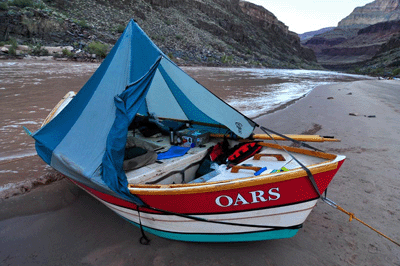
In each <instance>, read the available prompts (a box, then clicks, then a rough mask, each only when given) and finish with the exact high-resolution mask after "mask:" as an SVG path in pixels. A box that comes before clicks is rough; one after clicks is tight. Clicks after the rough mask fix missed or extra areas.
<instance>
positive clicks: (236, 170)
mask: <svg viewBox="0 0 400 266" xmlns="http://www.w3.org/2000/svg"><path fill="white" fill-rule="evenodd" d="M240 169H246V170H253V171H255V172H257V171H258V170H261V167H256V166H244V165H235V166H232V170H231V173H238V172H239V170H240Z"/></svg>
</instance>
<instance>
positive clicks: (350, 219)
mask: <svg viewBox="0 0 400 266" xmlns="http://www.w3.org/2000/svg"><path fill="white" fill-rule="evenodd" d="M336 208H337V209H338V210H339V211H342V212H344V213H345V214H347V215H348V216H349V222H351V221H352V220H353V219H355V220H357V221H359V222H360V223H362V224H363V225H365V226H366V227H368V228H370V229H372V230H374V231H375V232H377V233H378V234H380V235H381V236H383V237H385V238H386V239H388V240H390V241H392V242H393V243H394V244H396V245H397V246H399V247H400V243H399V242H396V241H394V240H393V239H391V238H390V237H388V236H386V235H385V234H383V233H381V232H379V231H378V230H376V229H375V228H373V227H372V226H370V225H368V224H366V223H365V222H363V221H361V220H360V219H358V218H357V217H356V216H355V215H354V213H351V212H348V211H346V210H345V209H343V208H342V207H340V206H339V205H336Z"/></svg>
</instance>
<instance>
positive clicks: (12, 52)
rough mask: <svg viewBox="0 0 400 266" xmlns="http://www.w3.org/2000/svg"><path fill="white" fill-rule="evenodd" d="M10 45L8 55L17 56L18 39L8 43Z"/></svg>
mask: <svg viewBox="0 0 400 266" xmlns="http://www.w3.org/2000/svg"><path fill="white" fill-rule="evenodd" d="M8 43H9V44H10V45H11V47H10V48H8V53H9V54H10V55H16V54H17V47H18V43H17V39H15V38H10V40H9V41H8Z"/></svg>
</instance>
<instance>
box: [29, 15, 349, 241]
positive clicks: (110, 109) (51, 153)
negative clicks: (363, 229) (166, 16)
mask: <svg viewBox="0 0 400 266" xmlns="http://www.w3.org/2000/svg"><path fill="white" fill-rule="evenodd" d="M71 98H72V97H70V99H69V100H71ZM56 109H57V110H55V111H57V112H55V113H58V114H57V115H55V116H53V117H52V119H51V120H50V121H49V122H48V123H47V124H46V125H44V126H43V127H42V128H40V129H39V130H38V131H37V132H35V133H34V134H33V137H34V139H35V140H36V150H37V152H38V154H39V156H40V157H41V158H42V159H43V160H44V161H45V162H46V163H47V164H49V165H50V166H52V167H53V168H55V169H56V170H58V171H59V172H61V173H63V174H64V175H66V176H67V177H68V178H69V179H70V180H72V181H73V182H74V183H76V184H77V185H79V186H80V187H82V188H84V189H86V190H87V191H88V192H90V193H91V194H92V195H93V196H95V197H96V198H98V199H100V200H101V201H102V202H103V203H105V204H106V205H107V206H108V207H110V208H111V209H113V210H114V211H115V212H116V213H118V214H119V215H121V216H123V217H124V218H126V219H127V220H129V221H131V222H133V223H134V224H136V225H140V226H141V227H142V228H143V229H144V230H146V231H149V232H151V233H153V234H156V235H160V236H162V237H167V238H171V239H179V240H185V241H249V240H262V239H274V238H284V237H290V236H293V235H294V234H295V233H296V232H297V230H298V229H299V228H300V227H301V224H302V223H303V222H304V220H305V218H306V217H307V215H308V214H309V213H310V211H311V209H312V208H313V207H314V206H315V203H316V200H317V199H318V197H319V196H320V194H321V193H322V192H323V191H324V190H325V189H326V188H327V186H328V184H329V182H330V181H331V179H332V178H333V175H334V174H335V173H336V171H337V170H338V169H339V167H340V165H341V164H342V163H343V161H344V156H336V155H331V154H325V153H321V152H313V151H306V150H303V149H293V148H289V147H286V148H282V147H279V146H274V144H268V143H264V142H263V143H254V142H253V144H251V145H252V146H251V145H250V144H249V145H248V146H245V145H247V144H246V143H245V145H243V143H240V142H238V141H236V140H229V141H228V140H226V139H225V140H224V141H222V139H218V138H211V139H210V138H209V135H210V134H223V135H224V134H229V135H230V136H236V137H238V138H240V139H242V140H245V141H246V140H248V141H249V142H251V140H250V139H251V137H252V136H253V135H252V133H253V130H254V128H255V127H256V126H257V125H256V123H255V122H253V121H252V120H251V119H249V118H247V117H245V116H244V115H243V114H241V113H240V112H238V111H237V110H235V109H234V108H232V107H231V106H229V105H228V104H226V103H225V102H223V101H222V100H221V99H219V98H218V97H216V96H215V95H214V94H212V93H211V92H210V91H208V90H207V89H206V88H204V87H203V86H202V85H200V84H199V83H197V82H196V81H195V80H194V79H192V78H191V77H190V76H188V75H187V74H186V73H185V72H184V71H182V70H181V69H180V68H179V67H178V66H177V65H175V64H174V63H173V62H172V61H171V60H170V59H169V58H168V57H167V56H165V54H164V53H163V52H162V51H161V50H160V49H159V48H158V47H157V46H156V45H155V44H154V43H153V42H152V41H151V40H150V39H149V38H148V37H147V36H146V34H145V33H144V32H143V31H142V30H141V29H140V27H139V26H138V25H137V24H136V22H134V21H133V20H131V21H130V22H129V24H128V26H127V28H126V29H125V31H124V33H123V34H122V35H121V37H120V39H119V40H118V42H117V43H116V44H115V46H114V47H113V49H112V50H111V52H110V53H109V55H108V56H107V57H106V59H105V60H104V62H103V63H102V64H101V65H100V67H99V68H98V70H97V71H96V72H95V73H94V74H93V76H92V77H91V78H90V79H89V81H88V82H87V83H86V84H85V85H84V86H83V88H82V89H81V90H80V91H79V93H78V94H77V95H76V96H74V97H73V98H72V100H71V101H70V102H69V103H68V104H67V105H66V106H65V107H63V108H59V107H58V108H56ZM137 117H151V118H153V119H154V118H157V119H156V124H157V125H160V124H161V127H167V128H168V123H167V122H175V123H176V122H177V121H178V122H183V123H184V124H188V125H189V126H190V128H189V129H184V130H183V131H180V132H181V137H182V138H184V137H187V139H190V140H191V141H192V139H195V138H197V137H195V136H199V135H200V134H203V133H204V132H205V133H204V134H205V135H206V136H207V137H206V138H204V142H205V143H202V144H201V145H199V143H197V145H194V146H195V147H194V148H192V149H190V148H188V149H185V152H184V153H183V154H181V155H180V156H178V157H174V158H171V157H161V156H160V154H158V158H159V160H158V161H151V162H146V163H143V161H142V162H139V163H141V165H142V166H141V167H138V168H135V169H133V170H132V171H126V169H124V164H125V162H126V160H125V161H124V159H126V153H127V152H126V151H127V149H126V148H127V142H129V141H133V142H134V143H135V145H136V146H140V148H141V149H143V147H146V151H145V152H147V151H148V152H149V153H150V152H154V153H155V152H156V151H159V152H160V151H161V152H165V151H167V150H169V151H170V152H171V151H172V150H174V151H175V150H179V149H180V148H181V147H177V146H175V145H171V144H170V141H169V138H168V137H167V136H159V135H156V137H153V138H148V137H146V136H143V134H141V132H139V131H138V130H137V128H134V129H133V131H132V132H128V129H129V128H130V125H132V123H133V122H135V121H136V119H137ZM160 121H161V122H160ZM185 130H186V131H185ZM182 132H185V133H188V132H192V133H191V134H192V135H190V137H188V136H185V135H184V133H182ZM193 132H195V133H193ZM129 133H131V134H129ZM178 133H179V132H178ZM128 136H129V137H128ZM198 139H199V138H198ZM193 142H194V143H195V142H196V141H193ZM139 143H141V144H140V145H139ZM143 143H144V144H146V145H142V144H143ZM149 145H150V146H151V148H147V147H149ZM219 145H220V146H221V145H222V146H223V145H225V146H227V145H228V146H235V145H236V147H239V146H240V147H242V148H241V149H242V150H241V151H237V152H236V153H238V154H239V155H238V156H239V157H240V156H241V155H242V153H241V152H243V153H246V152H248V150H249V149H251V148H252V147H256V148H257V150H254V153H251V154H250V153H249V154H246V157H245V158H244V157H243V158H242V159H243V160H242V161H238V160H232V159H230V160H229V161H230V162H235V163H234V164H236V165H235V166H234V167H232V165H228V166H226V165H223V167H220V169H219V170H218V171H217V170H215V171H211V170H210V171H211V172H209V173H213V175H208V179H207V178H205V176H202V177H201V178H203V179H200V181H199V179H196V178H197V177H198V174H196V173H198V170H199V165H200V164H202V163H204V161H205V159H208V157H209V154H208V152H207V151H209V150H214V149H215V147H218V146H219ZM191 147H193V145H192V146H191ZM243 147H244V148H243ZM189 149H190V151H189ZM246 149H247V150H246ZM188 151H189V152H188ZM283 151H285V152H287V154H286V155H282V153H283ZM186 152H187V153H186ZM226 152H228V151H227V150H226V149H225V150H223V153H226ZM229 152H233V153H235V151H232V149H231V150H230V151H229ZM185 153H186V154H185ZM292 153H298V154H299V155H298V159H295V160H293V159H291V157H292ZM228 156H229V154H227V156H226V157H228ZM231 156H233V154H232V155H231ZM231 156H229V157H228V158H231ZM253 156H254V157H253ZM161 158H162V159H161ZM260 158H262V159H260ZM265 158H267V159H265ZM270 158H272V161H271V160H270ZM276 159H278V163H277V162H276ZM300 161H301V162H300ZM224 162H226V160H224ZM296 162H297V163H296ZM135 163H137V162H135ZM299 163H300V165H301V166H302V167H299ZM249 165H251V166H250V168H249ZM304 165H307V166H308V165H311V167H309V168H305V166H304ZM231 167H232V169H231V171H229V170H227V168H231ZM239 170H240V171H239ZM261 170H262V171H261ZM266 170H267V171H266ZM305 170H308V172H309V173H307V171H305ZM249 171H250V173H249ZM254 171H256V173H257V175H256V176H255V175H254ZM313 174H314V177H313V176H312V175H313ZM298 187H300V188H302V191H303V192H302V193H300V195H299V194H298V190H297V188H298ZM282 190H283V191H282ZM304 191H306V193H305V194H304ZM139 210H140V211H141V212H142V215H141V216H139V215H138V213H139ZM299 213H300V214H299ZM193 215H195V216H193ZM140 217H142V218H140ZM277 217H278V218H279V219H277ZM188 221H190V222H189V223H188ZM210 224H212V225H215V224H216V226H210Z"/></svg>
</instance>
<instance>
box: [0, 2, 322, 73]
mask: <svg viewBox="0 0 400 266" xmlns="http://www.w3.org/2000/svg"><path fill="white" fill-rule="evenodd" d="M131 18H135V19H136V21H137V22H138V24H139V25H140V26H141V27H142V28H143V30H144V31H145V32H146V33H147V34H148V35H149V37H150V38H151V39H152V40H153V41H154V42H155V43H156V44H157V45H158V46H159V47H160V49H161V50H162V51H163V52H164V53H165V54H167V55H168V56H170V57H171V58H173V59H174V60H175V61H176V62H177V63H179V64H202V65H213V66H228V65H236V66H264V67H274V68H318V67H319V66H318V64H317V63H316V58H315V55H314V53H313V52H312V50H310V49H308V48H304V47H302V46H301V44H300V39H299V37H298V36H297V35H296V34H295V33H293V32H290V31H288V29H287V27H286V26H285V25H284V24H283V23H282V22H280V21H278V20H277V18H276V17H275V16H273V14H272V13H270V12H269V11H267V10H265V9H264V8H262V7H260V6H257V5H254V4H251V3H246V2H242V1H239V0H213V1H212V0H170V1H166V0H120V1H116V0H110V1H104V0H70V1H67V0H54V1H50V0H43V1H40V0H9V1H4V0H0V38H2V37H1V36H3V39H0V41H3V42H9V41H10V38H15V39H16V40H17V42H18V44H20V45H21V44H31V45H32V44H33V45H37V44H40V45H41V46H45V45H53V46H72V47H73V51H74V52H75V51H85V50H86V51H88V52H90V53H95V54H97V55H98V56H101V55H100V52H99V51H98V50H96V49H95V50H93V49H90V46H94V44H91V43H94V42H96V43H95V45H97V46H100V44H105V45H109V46H108V47H112V45H113V44H114V43H115V42H116V40H117V39H118V37H119V36H120V34H121V33H122V31H123V29H124V27H125V25H126V24H127V22H128V21H129V20H130V19H131ZM103 50H104V46H103ZM93 51H94V52H93Z"/></svg>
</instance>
